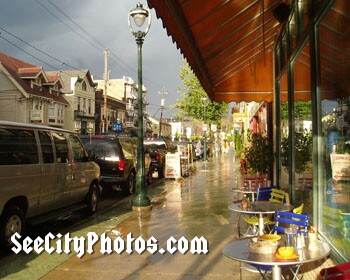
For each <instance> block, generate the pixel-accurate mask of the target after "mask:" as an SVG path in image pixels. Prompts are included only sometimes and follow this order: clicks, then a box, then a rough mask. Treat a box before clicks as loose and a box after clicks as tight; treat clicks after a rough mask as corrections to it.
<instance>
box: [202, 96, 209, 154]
mask: <svg viewBox="0 0 350 280" xmlns="http://www.w3.org/2000/svg"><path fill="white" fill-rule="evenodd" d="M207 100H208V98H206V97H202V103H203V109H204V110H203V122H204V124H203V132H204V145H203V150H204V151H203V152H204V153H203V160H204V161H207V124H206V114H205V113H206V112H205V110H206V108H207Z"/></svg>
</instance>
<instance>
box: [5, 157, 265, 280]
mask: <svg viewBox="0 0 350 280" xmlns="http://www.w3.org/2000/svg"><path fill="white" fill-rule="evenodd" d="M195 165H196V172H195V173H194V174H193V175H191V176H190V177H186V178H184V181H183V182H182V183H179V182H177V181H175V180H173V179H166V180H164V181H163V182H162V183H160V184H158V185H156V186H151V187H150V188H149V189H148V196H149V197H150V199H151V202H152V210H151V211H150V212H148V213H142V212H137V211H134V212H132V211H131V210H130V202H129V199H128V200H126V201H125V202H124V203H123V204H121V205H119V206H118V209H110V211H108V212H106V213H103V214H100V215H99V216H97V217H95V218H93V219H87V220H85V221H84V222H81V223H80V224H79V225H78V226H77V227H74V228H70V229H69V232H70V233H71V235H72V236H86V234H87V232H91V231H93V232H96V233H97V234H99V235H100V234H102V233H104V232H106V234H107V236H109V237H110V238H112V239H113V238H117V237H118V236H120V237H124V238H125V237H126V236H127V235H128V234H129V233H132V235H133V237H136V238H137V237H139V236H142V237H143V238H144V239H145V240H147V239H149V238H151V237H152V236H153V237H154V238H156V239H157V240H158V246H159V247H161V248H166V245H167V240H168V239H169V238H170V237H171V236H172V237H174V238H176V239H179V238H181V237H182V236H183V237H185V238H186V239H187V240H191V239H193V238H194V237H196V236H198V237H201V236H203V237H205V238H206V239H207V241H208V242H209V253H208V254H195V255H192V254H191V253H189V252H188V253H186V254H181V253H179V252H177V253H175V254H173V255H172V254H170V253H169V252H166V253H165V254H164V255H162V254H160V253H155V254H150V253H148V252H145V253H143V254H138V253H136V252H134V253H132V254H130V255H129V254H127V253H126V252H124V253H122V254H117V253H115V252H114V253H112V254H104V255H102V254H101V253H100V252H99V249H100V243H97V244H96V245H95V246H94V253H93V254H92V255H90V254H86V255H85V256H84V257H82V258H81V259H79V258H78V257H76V256H75V254H73V253H71V254H69V255H65V254H61V255H58V254H55V253H54V254H53V255H48V254H46V253H43V254H41V255H39V256H38V255H35V254H30V255H24V254H21V255H20V256H17V255H11V256H9V257H8V260H9V261H6V263H1V261H0V278H1V277H5V279H40V278H41V279H50V280H51V279H65V280H69V279H164V278H167V279H239V277H240V269H239V263H238V262H235V261H232V260H229V259H227V258H225V257H224V256H223V255H222V253H221V250H222V246H223V245H224V244H225V243H228V242H229V241H231V240H233V239H235V238H236V228H235V227H236V221H235V219H236V217H235V216H234V215H232V213H231V211H230V210H229V209H228V205H229V204H230V203H231V201H232V193H231V189H232V184H233V182H234V180H235V179H236V178H237V176H238V177H240V176H241V175H240V173H239V166H238V163H237V164H236V163H235V162H234V161H233V160H232V156H231V154H229V155H225V156H220V155H219V156H217V157H214V158H211V159H210V161H209V162H206V163H203V162H196V163H195ZM6 259H7V258H5V260H6ZM242 275H243V277H244V279H259V278H260V277H258V275H257V274H255V273H248V272H246V271H242Z"/></svg>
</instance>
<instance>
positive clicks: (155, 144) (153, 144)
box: [144, 142, 167, 150]
mask: <svg viewBox="0 0 350 280" xmlns="http://www.w3.org/2000/svg"><path fill="white" fill-rule="evenodd" d="M144 146H145V147H147V148H148V149H152V150H159V149H162V150H166V148H167V147H166V145H165V143H164V142H163V143H162V142H145V143H144Z"/></svg>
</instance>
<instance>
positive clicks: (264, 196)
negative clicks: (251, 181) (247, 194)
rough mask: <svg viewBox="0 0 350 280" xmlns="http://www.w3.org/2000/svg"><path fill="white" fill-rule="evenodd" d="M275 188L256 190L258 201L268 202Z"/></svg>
mask: <svg viewBox="0 0 350 280" xmlns="http://www.w3.org/2000/svg"><path fill="white" fill-rule="evenodd" d="M273 188H275V187H274V186H270V187H259V188H257V190H256V201H267V200H269V199H270V198H271V192H272V189H273Z"/></svg>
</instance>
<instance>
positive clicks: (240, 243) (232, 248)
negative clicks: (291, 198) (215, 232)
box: [222, 238, 331, 280]
mask: <svg viewBox="0 0 350 280" xmlns="http://www.w3.org/2000/svg"><path fill="white" fill-rule="evenodd" d="M249 242H250V238H246V239H238V240H235V241H232V242H231V243H228V244H226V245H224V247H223V249H222V252H223V254H224V256H226V257H228V258H230V259H233V260H236V261H239V262H244V263H248V264H258V265H267V266H271V267H272V279H273V280H280V279H281V278H282V266H291V265H299V264H303V263H309V262H314V261H318V260H320V259H323V258H326V257H327V256H329V255H330V253H331V248H330V246H329V245H328V243H326V242H319V247H320V250H319V251H316V252H311V251H309V250H308V249H307V246H306V247H305V248H304V249H296V252H297V253H298V255H299V257H298V258H297V259H295V260H279V259H277V258H276V257H275V256H274V254H256V253H250V252H249Z"/></svg>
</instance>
